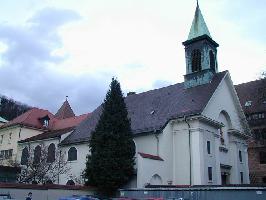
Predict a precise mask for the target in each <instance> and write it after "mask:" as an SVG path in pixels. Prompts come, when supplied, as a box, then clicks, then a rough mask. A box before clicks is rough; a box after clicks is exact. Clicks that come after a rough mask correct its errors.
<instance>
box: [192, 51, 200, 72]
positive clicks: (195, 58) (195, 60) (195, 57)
mask: <svg viewBox="0 0 266 200" xmlns="http://www.w3.org/2000/svg"><path fill="white" fill-rule="evenodd" d="M198 71H201V52H200V50H199V49H194V50H193V51H192V72H198Z"/></svg>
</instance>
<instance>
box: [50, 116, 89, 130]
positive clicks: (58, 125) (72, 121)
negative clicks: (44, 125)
mask: <svg viewBox="0 0 266 200" xmlns="http://www.w3.org/2000/svg"><path fill="white" fill-rule="evenodd" d="M89 114H90V113H88V114H83V115H80V116H75V117H70V118H66V119H61V120H56V122H55V123H54V125H53V130H59V129H64V128H68V127H74V126H77V125H78V124H79V123H80V122H82V121H83V120H84V119H85V118H86V117H87V116H88V115H89Z"/></svg>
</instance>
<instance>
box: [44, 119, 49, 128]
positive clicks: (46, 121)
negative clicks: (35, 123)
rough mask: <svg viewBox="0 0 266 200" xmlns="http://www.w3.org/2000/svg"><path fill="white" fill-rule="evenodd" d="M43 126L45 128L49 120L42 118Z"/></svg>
mask: <svg viewBox="0 0 266 200" xmlns="http://www.w3.org/2000/svg"><path fill="white" fill-rule="evenodd" d="M43 126H44V127H46V128H47V127H48V126H49V120H48V119H45V120H43Z"/></svg>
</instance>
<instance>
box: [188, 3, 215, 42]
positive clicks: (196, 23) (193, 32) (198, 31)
mask: <svg viewBox="0 0 266 200" xmlns="http://www.w3.org/2000/svg"><path fill="white" fill-rule="evenodd" d="M202 35H208V36H209V37H210V38H211V34H210V32H209V29H208V27H207V25H206V23H205V21H204V18H203V16H202V14H201V11H200V8H199V5H198V4H197V8H196V11H195V16H194V19H193V22H192V25H191V28H190V31H189V35H188V40H191V39H193V38H196V37H199V36H202Z"/></svg>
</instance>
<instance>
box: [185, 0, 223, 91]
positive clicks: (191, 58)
mask: <svg viewBox="0 0 266 200" xmlns="http://www.w3.org/2000/svg"><path fill="white" fill-rule="evenodd" d="M183 45H184V46H185V55H186V75H185V76H184V78H185V82H184V83H185V88H191V87H195V86H198V85H203V84H206V83H209V82H210V81H211V79H212V77H213V76H214V74H215V73H217V72H218V65H217V47H218V46H219V44H217V43H216V42H215V41H214V40H212V38H211V34H210V32H209V30H208V27H207V25H206V23H205V21H204V18H203V16H202V14H201V11H200V8H199V4H198V3H197V7H196V11H195V16H194V19H193V22H192V25H191V28H190V32H189V35H188V39H187V40H186V41H185V42H183Z"/></svg>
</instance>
